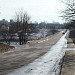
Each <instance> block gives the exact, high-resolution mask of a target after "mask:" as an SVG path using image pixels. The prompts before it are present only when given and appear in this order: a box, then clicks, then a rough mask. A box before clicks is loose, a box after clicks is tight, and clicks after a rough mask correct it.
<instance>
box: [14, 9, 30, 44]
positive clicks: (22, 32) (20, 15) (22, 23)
mask: <svg viewBox="0 0 75 75" xmlns="http://www.w3.org/2000/svg"><path fill="white" fill-rule="evenodd" d="M15 21H16V25H17V32H18V33H19V41H20V45H21V44H24V43H26V39H27V38H26V34H27V30H28V23H29V21H30V16H29V15H28V13H27V12H25V11H24V10H23V9H21V10H20V11H19V12H16V16H15Z"/></svg>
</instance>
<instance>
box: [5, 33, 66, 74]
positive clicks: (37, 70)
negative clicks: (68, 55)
mask: <svg viewBox="0 0 75 75" xmlns="http://www.w3.org/2000/svg"><path fill="white" fill-rule="evenodd" d="M66 34H67V33H66ZM66 34H65V35H63V36H62V37H61V38H60V40H59V41H58V42H57V43H56V44H55V45H54V46H52V47H51V49H50V51H49V52H47V53H46V54H45V55H43V56H42V57H40V58H38V59H36V60H35V61H33V62H32V63H30V64H29V65H28V66H23V67H22V68H18V69H16V70H14V71H13V72H11V73H9V74H6V75H58V74H59V72H60V65H59V63H60V62H61V59H62V57H63V55H64V53H65V52H64V50H63V47H66V44H67V41H66V38H65V36H66Z"/></svg>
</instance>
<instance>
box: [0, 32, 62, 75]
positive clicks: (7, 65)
mask: <svg viewBox="0 0 75 75" xmlns="http://www.w3.org/2000/svg"><path fill="white" fill-rule="evenodd" d="M62 35H63V34H62V32H59V33H56V34H54V35H52V36H48V37H44V38H42V39H40V40H33V41H30V42H29V43H27V44H26V45H22V46H19V45H17V46H16V47H15V49H13V50H10V51H8V52H5V53H0V75H5V74H6V73H8V72H11V71H12V70H14V69H17V68H19V67H22V66H24V65H28V64H29V63H31V62H32V61H34V60H35V59H36V58H38V57H40V56H42V55H44V54H45V53H46V52H48V51H49V49H50V48H51V47H52V46H53V45H54V44H56V42H57V41H58V40H59V39H60V37H61V36H62Z"/></svg>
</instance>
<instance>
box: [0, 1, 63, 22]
mask: <svg viewBox="0 0 75 75" xmlns="http://www.w3.org/2000/svg"><path fill="white" fill-rule="evenodd" d="M63 7H64V6H63V4H62V3H61V2H60V0H0V19H4V18H5V19H7V20H9V19H11V18H13V17H14V15H15V12H16V11H18V10H19V9H21V8H22V9H24V10H25V11H27V12H28V14H29V15H30V16H31V20H32V21H33V22H34V21H37V22H41V21H46V22H52V21H55V22H62V20H61V18H59V16H60V12H61V10H62V8H63Z"/></svg>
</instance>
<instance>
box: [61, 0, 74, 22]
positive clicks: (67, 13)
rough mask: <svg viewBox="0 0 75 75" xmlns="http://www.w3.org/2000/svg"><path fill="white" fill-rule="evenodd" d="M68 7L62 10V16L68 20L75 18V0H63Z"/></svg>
mask: <svg viewBox="0 0 75 75" xmlns="http://www.w3.org/2000/svg"><path fill="white" fill-rule="evenodd" d="M62 2H63V3H64V4H65V6H66V9H65V10H64V11H62V16H61V17H63V18H64V19H65V20H66V21H68V22H70V21H73V20H75V0H62Z"/></svg>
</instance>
